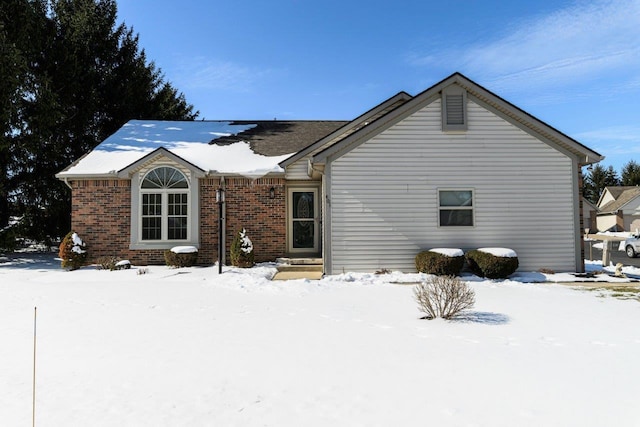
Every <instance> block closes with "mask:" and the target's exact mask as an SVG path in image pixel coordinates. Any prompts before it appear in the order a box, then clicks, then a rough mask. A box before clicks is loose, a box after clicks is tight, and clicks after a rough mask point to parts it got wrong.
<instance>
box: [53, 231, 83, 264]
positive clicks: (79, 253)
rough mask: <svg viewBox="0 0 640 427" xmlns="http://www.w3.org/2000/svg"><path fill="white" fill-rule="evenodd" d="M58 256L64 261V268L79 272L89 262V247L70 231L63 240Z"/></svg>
mask: <svg viewBox="0 0 640 427" xmlns="http://www.w3.org/2000/svg"><path fill="white" fill-rule="evenodd" d="M58 255H59V256H60V259H62V268H66V269H68V270H77V269H79V268H80V267H82V266H83V265H84V263H85V262H86V261H87V246H86V245H85V243H84V242H83V241H82V239H81V238H80V237H79V236H78V235H77V234H76V233H75V232H73V231H70V232H69V233H67V235H66V236H64V239H62V242H61V243H60V250H59V251H58Z"/></svg>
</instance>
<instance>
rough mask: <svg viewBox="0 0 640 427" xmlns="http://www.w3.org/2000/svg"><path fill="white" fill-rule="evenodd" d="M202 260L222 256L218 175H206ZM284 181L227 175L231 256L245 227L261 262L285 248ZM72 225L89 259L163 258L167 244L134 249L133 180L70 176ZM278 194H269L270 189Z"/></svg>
mask: <svg viewBox="0 0 640 427" xmlns="http://www.w3.org/2000/svg"><path fill="white" fill-rule="evenodd" d="M199 184H200V213H199V220H200V250H199V253H200V254H199V262H200V263H201V264H203V265H209V264H212V263H214V262H215V261H216V260H217V258H218V250H217V248H218V205H217V204H216V189H217V188H218V187H219V185H220V181H219V180H218V179H209V178H206V179H201V180H200V181H199ZM284 184H285V181H284V179H280V178H261V179H257V180H251V179H246V178H231V179H229V178H228V179H227V180H226V202H227V203H226V219H227V223H226V242H225V249H226V258H227V263H229V260H230V258H229V248H230V246H231V241H232V240H233V235H234V233H235V232H237V231H238V230H240V229H241V228H243V227H244V228H245V229H246V230H247V233H248V236H249V238H250V239H251V240H252V241H253V245H254V251H255V258H256V261H257V262H262V261H273V260H275V258H276V257H278V256H282V255H283V254H284V253H285V251H286V238H285V236H286V211H285V196H286V193H285V185H284ZM71 186H72V210H71V223H72V228H73V230H74V231H75V232H77V233H78V234H79V235H80V237H81V238H82V239H83V240H85V242H86V243H87V245H88V247H89V256H90V259H89V261H90V262H95V261H96V259H97V258H99V257H102V256H117V257H119V258H122V259H128V260H130V261H131V262H132V263H133V264H135V265H147V264H164V256H163V252H164V251H163V250H131V249H129V243H130V228H131V187H130V186H131V182H130V181H129V180H82V181H73V182H71ZM272 187H273V188H274V189H275V197H274V198H273V199H271V198H270V191H269V190H270V189H271V188H272Z"/></svg>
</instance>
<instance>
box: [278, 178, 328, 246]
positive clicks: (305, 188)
mask: <svg viewBox="0 0 640 427" xmlns="http://www.w3.org/2000/svg"><path fill="white" fill-rule="evenodd" d="M319 184H320V183H318V185H313V184H311V183H305V184H301V185H292V186H288V187H287V200H286V209H287V253H290V254H296V255H301V254H304V255H310V256H317V255H319V254H320V251H321V239H320V233H321V226H320V225H321V222H322V207H321V206H320V185H319ZM300 192H310V193H313V211H314V212H313V214H314V216H313V234H314V236H313V248H294V247H293V220H294V219H293V212H292V205H293V193H300Z"/></svg>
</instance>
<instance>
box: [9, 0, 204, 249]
mask: <svg viewBox="0 0 640 427" xmlns="http://www.w3.org/2000/svg"><path fill="white" fill-rule="evenodd" d="M116 17H117V6H116V2H115V1H114V0H49V1H47V0H3V2H2V3H1V4H0V49H1V53H2V55H1V57H0V73H1V74H0V96H1V97H0V102H2V104H0V119H1V123H0V131H1V132H2V134H1V138H2V139H0V168H1V172H2V176H1V177H0V200H6V201H8V202H7V203H6V206H4V205H1V204H0V229H1V228H2V225H3V224H6V221H7V220H8V216H9V212H15V213H16V214H19V215H21V216H23V225H24V226H25V233H26V236H27V237H33V238H37V239H40V240H42V239H46V238H48V237H57V236H63V235H65V234H66V232H67V231H68V230H69V228H70V224H69V220H70V192H69V190H68V188H66V186H65V185H64V184H63V183H61V182H60V181H58V180H57V179H56V178H55V174H56V173H57V172H60V171H61V170H62V169H64V168H65V167H66V166H68V165H69V164H70V163H71V162H72V161H74V160H76V159H77V158H79V157H80V156H82V155H83V154H84V153H86V152H87V151H89V150H91V149H92V148H93V147H95V146H96V145H97V144H99V143H100V142H101V141H102V140H104V139H105V138H106V137H107V136H109V135H110V134H112V133H113V132H115V131H116V130H117V129H118V128H120V127H121V126H122V125H123V124H124V123H126V122H127V121H128V120H131V119H166V120H193V119H194V118H195V117H196V116H197V114H198V113H197V112H194V111H193V106H192V105H190V104H188V103H187V102H186V100H185V98H184V95H183V94H181V93H179V92H178V91H177V90H176V89H175V88H174V87H173V86H172V85H171V84H170V83H169V82H165V81H164V77H163V75H162V73H161V72H160V70H159V69H157V68H156V66H155V64H154V63H153V62H148V61H147V58H146V55H145V53H144V50H141V49H140V48H139V46H138V37H137V35H135V34H134V33H133V30H132V29H129V28H127V27H126V26H125V25H124V24H121V25H116ZM5 53H6V54H5ZM0 203H2V202H0Z"/></svg>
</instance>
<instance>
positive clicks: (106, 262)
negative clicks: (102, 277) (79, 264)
mask: <svg viewBox="0 0 640 427" xmlns="http://www.w3.org/2000/svg"><path fill="white" fill-rule="evenodd" d="M97 264H98V270H109V271H113V270H128V269H130V268H131V263H130V262H129V261H128V260H126V259H125V260H120V259H119V258H118V257H115V256H103V257H100V258H98V260H97Z"/></svg>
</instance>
